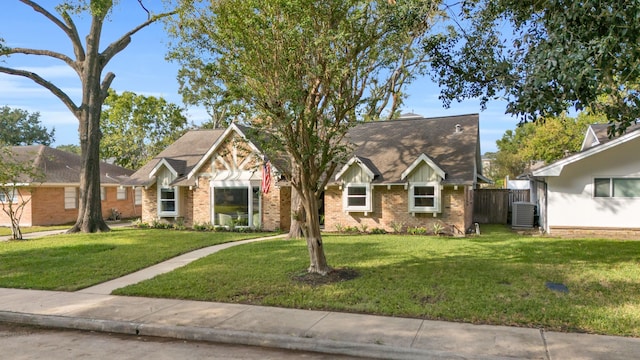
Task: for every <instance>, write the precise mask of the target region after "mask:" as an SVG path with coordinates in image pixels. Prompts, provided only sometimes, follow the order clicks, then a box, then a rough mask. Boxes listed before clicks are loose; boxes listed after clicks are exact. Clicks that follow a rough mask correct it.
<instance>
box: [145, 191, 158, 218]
mask: <svg viewBox="0 0 640 360" xmlns="http://www.w3.org/2000/svg"><path fill="white" fill-rule="evenodd" d="M157 217H158V188H157V187H156V184H153V185H151V186H149V187H148V188H143V189H142V222H146V223H151V222H152V221H153V220H154V219H156V218H157Z"/></svg>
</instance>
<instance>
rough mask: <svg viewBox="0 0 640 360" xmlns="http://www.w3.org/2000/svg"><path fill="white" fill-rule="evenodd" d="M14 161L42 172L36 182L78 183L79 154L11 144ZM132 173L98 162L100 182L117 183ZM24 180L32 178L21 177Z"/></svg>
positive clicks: (37, 146)
mask: <svg viewBox="0 0 640 360" xmlns="http://www.w3.org/2000/svg"><path fill="white" fill-rule="evenodd" d="M11 154H12V155H11V156H12V159H13V160H14V161H18V162H23V163H32V164H34V166H35V167H36V168H37V169H39V170H40V171H41V172H42V174H44V179H38V180H37V181H36V182H38V183H40V182H41V183H44V184H79V183H80V169H81V165H82V159H81V157H80V155H76V154H73V153H70V152H66V151H62V150H58V149H54V148H51V147H48V146H44V145H28V146H12V147H11ZM131 174H133V171H132V170H128V169H125V168H123V167H120V166H117V165H113V164H107V163H105V162H100V182H101V183H102V184H112V185H117V184H119V183H120V182H121V181H123V180H125V179H126V178H127V177H128V176H129V175H131ZM20 180H21V181H24V182H32V181H33V179H27V178H22V179H20Z"/></svg>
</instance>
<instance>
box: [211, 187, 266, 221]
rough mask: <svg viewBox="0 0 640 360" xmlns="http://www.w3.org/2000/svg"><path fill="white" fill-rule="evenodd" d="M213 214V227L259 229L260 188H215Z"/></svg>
mask: <svg viewBox="0 0 640 360" xmlns="http://www.w3.org/2000/svg"><path fill="white" fill-rule="evenodd" d="M213 212H214V221H213V223H214V224H215V225H219V226H251V227H256V228H257V227H260V187H259V186H250V185H246V186H243V185H241V184H238V185H237V186H236V185H231V186H229V185H227V184H225V185H224V186H215V187H214V188H213Z"/></svg>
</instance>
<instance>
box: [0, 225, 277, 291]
mask: <svg viewBox="0 0 640 360" xmlns="http://www.w3.org/2000/svg"><path fill="white" fill-rule="evenodd" d="M264 235H269V234H264V233H236V232H193V231H175V230H158V229H130V228H129V229H124V228H114V229H112V230H111V231H110V232H106V233H98V234H68V235H67V234H65V235H56V236H47V237H43V238H39V239H35V240H22V241H7V242H0V287H8V288H26V289H41V290H60V291H75V290H79V289H82V288H85V287H89V286H92V285H96V284H99V283H102V282H104V281H107V280H111V279H115V278H118V277H121V276H124V275H126V274H129V273H132V272H135V271H137V270H140V269H143V268H145V267H149V266H151V265H154V264H157V263H159V262H162V261H164V260H167V259H170V258H173V257H175V256H178V255H180V254H184V253H186V252H189V251H192V250H196V249H200V248H203V247H207V246H211V245H216V244H221V243H226V242H230V241H237V240H242V239H248V238H256V237H260V236H264Z"/></svg>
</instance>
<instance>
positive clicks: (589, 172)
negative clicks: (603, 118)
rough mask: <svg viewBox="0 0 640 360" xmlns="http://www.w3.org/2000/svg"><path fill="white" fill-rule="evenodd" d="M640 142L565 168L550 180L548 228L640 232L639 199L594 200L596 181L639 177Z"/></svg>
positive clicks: (622, 146)
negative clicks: (594, 184) (606, 229)
mask: <svg viewBox="0 0 640 360" xmlns="http://www.w3.org/2000/svg"><path fill="white" fill-rule="evenodd" d="M639 153H640V139H636V140H634V141H631V142H629V143H625V144H621V145H619V146H616V147H613V148H611V149H609V150H608V151H604V152H602V153H599V154H596V155H593V156H590V157H588V158H586V159H584V160H581V161H578V162H575V163H573V164H570V165H567V166H565V168H564V169H563V171H562V173H561V175H560V176H558V177H548V178H547V182H548V203H547V211H548V216H547V221H548V226H550V227H554V226H576V227H591V228H593V227H602V228H640V221H638V214H639V213H640V198H594V197H593V179H594V178H596V177H640V158H638V155H637V154H639Z"/></svg>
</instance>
